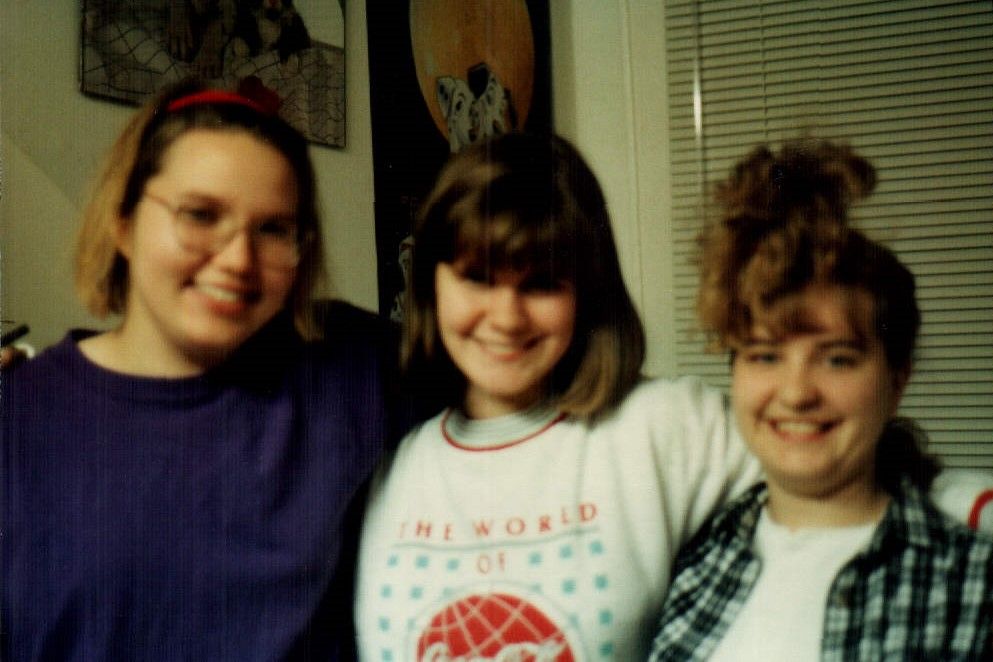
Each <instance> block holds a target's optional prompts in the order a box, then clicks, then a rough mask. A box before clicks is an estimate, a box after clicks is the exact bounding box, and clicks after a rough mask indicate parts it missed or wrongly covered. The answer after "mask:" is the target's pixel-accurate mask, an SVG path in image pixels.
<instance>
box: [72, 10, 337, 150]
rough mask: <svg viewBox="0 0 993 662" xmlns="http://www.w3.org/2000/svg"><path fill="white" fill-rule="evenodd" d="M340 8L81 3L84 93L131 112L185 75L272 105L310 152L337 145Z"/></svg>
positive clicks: (81, 68)
mask: <svg viewBox="0 0 993 662" xmlns="http://www.w3.org/2000/svg"><path fill="white" fill-rule="evenodd" d="M344 17H345V0H337V1H335V0H82V21H81V38H80V44H81V53H80V59H79V63H80V68H79V79H80V87H81V89H82V91H83V92H84V93H85V94H90V95H93V96H98V97H102V98H107V99H113V100H117V101H121V102H124V103H132V104H140V103H142V102H143V101H144V100H145V99H146V98H147V97H148V96H149V95H150V94H152V93H154V92H156V91H158V90H159V89H160V88H161V87H162V86H164V85H166V84H169V83H173V82H176V81H178V80H181V79H183V78H186V77H188V76H195V77H198V78H201V79H203V80H205V81H206V82H207V83H208V84H210V85H213V86H218V87H224V88H226V89H239V88H240V89H251V90H254V92H253V93H254V94H259V95H264V96H265V97H267V98H273V97H272V95H273V94H275V95H277V96H278V98H279V114H280V115H281V116H282V117H283V118H284V119H285V120H286V121H287V122H289V123H290V124H292V125H293V126H294V127H295V128H297V129H298V130H299V131H300V132H301V133H303V134H304V135H305V136H307V138H308V139H309V140H311V141H313V142H315V143H319V144H324V145H331V146H334V147H343V146H344V145H345V18H344Z"/></svg>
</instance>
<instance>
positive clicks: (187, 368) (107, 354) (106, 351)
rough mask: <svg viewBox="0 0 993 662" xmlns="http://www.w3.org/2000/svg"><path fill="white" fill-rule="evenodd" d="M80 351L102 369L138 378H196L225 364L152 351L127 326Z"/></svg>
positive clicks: (93, 340)
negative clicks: (134, 338) (133, 338)
mask: <svg viewBox="0 0 993 662" xmlns="http://www.w3.org/2000/svg"><path fill="white" fill-rule="evenodd" d="M79 349H80V351H81V352H82V353H83V355H84V356H85V357H86V358H88V359H89V360H91V361H93V362H94V363H96V364H97V365H98V366H100V367H102V368H107V369H108V370H113V371H115V372H121V373H124V374H128V375H136V376H139V377H160V378H167V379H168V378H182V377H194V376H196V375H201V374H203V373H204V372H206V371H207V370H209V369H210V368H211V367H213V366H214V365H217V364H218V363H219V362H220V361H222V360H223V357H209V356H190V355H186V354H174V353H169V354H168V355H166V354H163V353H161V352H155V351H149V348H147V347H143V346H142V343H139V342H133V341H132V336H131V334H129V333H128V332H127V329H126V324H122V325H121V326H120V327H118V328H116V329H113V330H110V331H107V332H105V333H101V334H99V335H97V336H93V337H91V338H87V339H86V340H83V341H82V342H80V343H79Z"/></svg>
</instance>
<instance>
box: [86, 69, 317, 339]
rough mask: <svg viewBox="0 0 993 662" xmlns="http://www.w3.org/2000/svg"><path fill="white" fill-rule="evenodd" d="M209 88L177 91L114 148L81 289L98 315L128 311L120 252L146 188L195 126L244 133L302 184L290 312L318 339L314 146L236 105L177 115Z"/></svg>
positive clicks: (152, 105) (89, 225)
mask: <svg viewBox="0 0 993 662" xmlns="http://www.w3.org/2000/svg"><path fill="white" fill-rule="evenodd" d="M205 89H207V88H206V87H205V86H204V85H203V84H202V83H200V82H198V81H195V80H187V81H183V82H181V83H179V84H177V85H175V86H172V87H169V88H167V89H166V90H164V91H163V92H162V93H160V94H159V95H158V96H157V97H155V98H154V99H153V100H152V101H150V102H149V103H147V104H146V105H145V106H144V107H143V108H142V109H141V110H139V111H138V112H137V113H136V114H135V115H134V117H133V118H132V119H131V121H130V122H129V123H128V125H127V126H126V127H125V129H124V131H123V132H122V133H121V135H120V136H119V137H118V139H117V141H116V142H115V143H114V145H113V147H112V148H111V149H110V152H109V153H108V154H107V156H106V161H105V164H104V167H103V170H102V171H101V173H100V175H99V177H98V178H97V180H96V182H95V185H94V187H93V190H92V193H91V194H90V199H89V202H88V203H87V205H86V207H85V209H84V212H83V219H82V224H81V226H80V230H79V235H78V237H77V241H76V254H75V285H76V292H77V294H78V295H79V297H80V299H81V300H82V302H83V303H84V305H85V306H86V307H87V309H89V311H90V312H91V313H93V314H94V315H96V316H98V317H106V316H107V315H110V314H122V313H124V312H125V308H126V306H127V296H128V287H129V271H128V261H127V260H126V259H125V258H124V256H123V255H121V253H120V251H118V249H117V239H116V238H117V236H118V231H119V229H120V228H121V227H126V226H127V225H128V224H129V223H131V222H132V219H133V215H134V211H135V208H136V207H137V205H138V202H139V201H140V200H141V197H142V195H143V193H144V190H145V184H146V182H148V180H149V179H151V178H152V177H154V176H155V175H156V174H157V173H158V172H159V170H160V168H161V166H162V161H163V157H164V156H165V154H166V152H167V151H168V149H169V147H170V146H171V145H172V144H173V142H175V140H176V139H177V138H179V137H180V136H182V135H183V134H185V133H186V132H188V131H191V130H194V129H208V130H212V131H237V132H244V133H247V134H249V135H251V136H254V137H256V138H257V139H259V140H260V141H262V142H265V143H266V144H268V145H271V146H272V147H274V148H275V149H277V150H278V151H279V152H280V153H281V154H283V156H284V157H286V160H287V161H288V162H289V163H290V166H291V167H292V169H293V172H294V174H295V175H296V180H297V191H298V200H297V224H298V226H299V228H300V234H301V237H302V238H303V239H304V241H303V243H302V246H301V250H302V255H301V258H300V263H299V265H298V266H297V276H296V280H295V281H294V284H293V289H292V290H291V292H290V295H289V298H288V301H287V308H288V309H289V312H290V313H291V314H292V316H293V322H294V325H295V326H296V328H297V330H298V331H299V332H300V334H301V335H302V336H303V337H304V338H308V339H310V338H315V337H317V336H318V335H319V329H318V328H317V324H316V323H315V322H314V318H313V312H312V302H311V299H312V297H313V295H314V293H315V291H317V290H319V289H320V288H321V287H323V285H324V279H325V275H324V250H323V244H322V240H321V232H320V221H319V217H318V212H317V201H316V184H315V178H314V169H313V165H312V163H311V161H310V155H309V153H308V147H307V141H306V139H304V138H303V136H301V135H300V133H298V132H297V131H296V130H295V129H293V128H292V127H291V126H290V125H289V124H287V123H286V122H285V121H284V120H282V119H280V118H279V117H277V116H276V115H275V114H272V113H268V112H263V111H260V110H256V109H253V108H251V107H248V106H247V105H242V104H232V103H196V104H192V105H188V106H185V107H182V108H180V109H177V110H173V111H170V110H168V106H169V104H170V102H172V101H174V100H176V99H179V98H182V97H185V96H188V95H190V94H194V93H196V92H199V91H203V90H205Z"/></svg>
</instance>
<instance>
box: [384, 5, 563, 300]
mask: <svg viewBox="0 0 993 662" xmlns="http://www.w3.org/2000/svg"><path fill="white" fill-rule="evenodd" d="M366 21H367V28H368V33H369V80H370V103H371V107H372V108H371V110H372V146H373V167H374V171H375V174H374V179H375V189H376V191H375V193H376V197H375V199H376V203H375V210H376V248H377V258H378V265H379V309H380V312H382V313H383V314H388V315H389V316H390V317H391V318H393V319H400V317H401V315H402V311H403V297H404V287H405V278H406V270H407V268H408V266H409V260H410V250H411V248H412V242H411V238H410V233H411V228H412V226H413V220H414V216H415V215H416V213H417V209H418V207H419V206H420V203H421V200H422V199H423V198H424V196H425V195H426V194H427V193H428V192H429V190H430V188H431V185H432V183H433V182H434V178H435V176H436V175H437V174H438V171H439V170H440V168H441V166H442V165H443V164H444V163H445V160H446V159H447V158H448V157H449V156H450V155H451V154H452V153H454V152H458V151H459V150H461V149H462V148H463V147H465V146H466V145H469V144H472V143H473V142H476V141H479V140H484V139H486V138H487V137H489V136H492V135H494V134H498V133H504V132H508V131H515V130H526V131H548V130H550V129H551V78H550V76H551V72H550V53H549V23H548V2H547V0H391V1H390V2H377V1H375V0H367V3H366Z"/></svg>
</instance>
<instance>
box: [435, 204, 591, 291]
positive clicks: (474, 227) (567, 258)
mask: <svg viewBox="0 0 993 662" xmlns="http://www.w3.org/2000/svg"><path fill="white" fill-rule="evenodd" d="M487 202H490V201H487ZM481 206H482V205H480V206H477V208H476V209H475V210H473V211H474V212H475V213H472V214H470V215H467V216H466V217H465V218H464V219H463V220H462V221H461V222H459V223H456V224H455V228H457V229H456V230H455V237H454V242H453V247H454V250H455V252H454V255H453V256H452V262H453V263H458V264H459V265H460V267H462V268H463V269H464V270H471V271H473V272H475V273H478V274H483V275H491V274H495V273H497V272H500V271H512V272H517V273H521V272H527V273H530V274H536V275H540V276H542V277H544V278H547V279H549V280H550V281H553V282H554V281H566V282H569V283H575V281H576V250H575V248H576V247H575V246H574V244H575V233H574V232H570V231H569V230H568V228H567V227H566V225H567V224H566V223H564V222H563V221H562V220H560V219H559V218H557V217H555V216H553V215H551V214H547V213H534V214H531V213H523V214H522V213H521V212H520V211H517V212H511V211H506V210H504V211H493V210H492V206H490V209H485V208H483V209H480V208H479V207H481ZM487 206H489V205H487ZM487 212H492V213H487Z"/></svg>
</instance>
